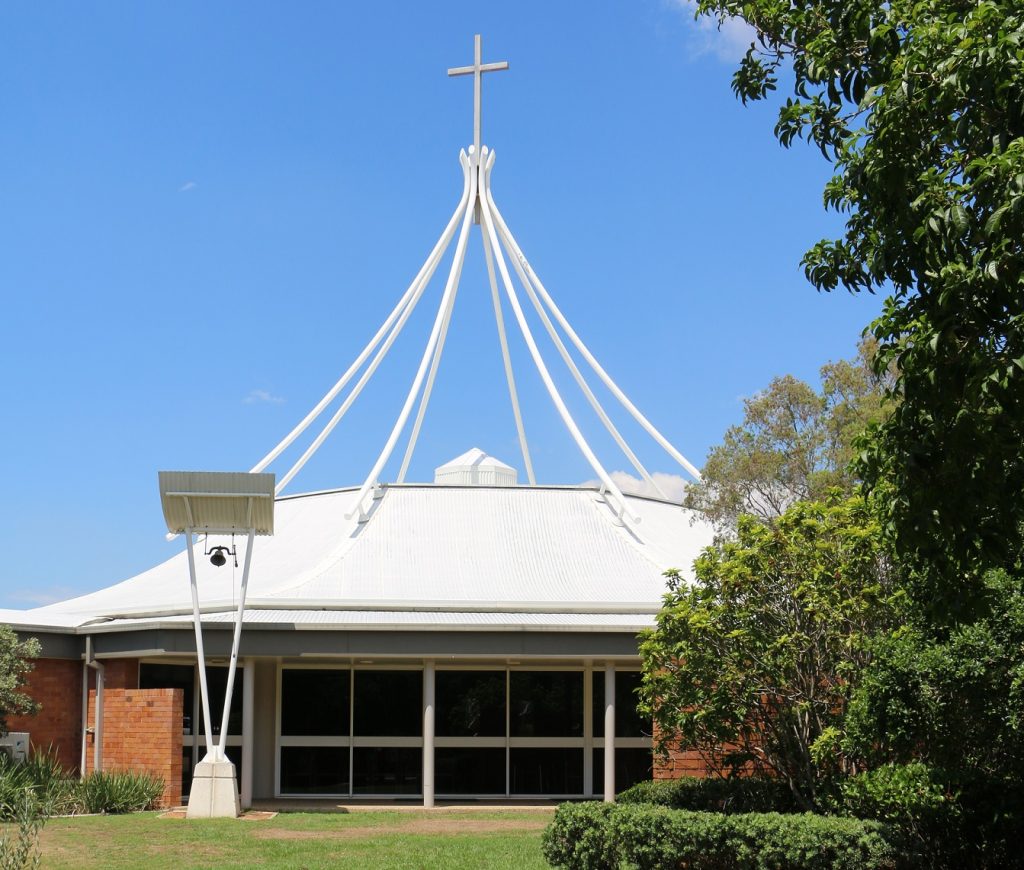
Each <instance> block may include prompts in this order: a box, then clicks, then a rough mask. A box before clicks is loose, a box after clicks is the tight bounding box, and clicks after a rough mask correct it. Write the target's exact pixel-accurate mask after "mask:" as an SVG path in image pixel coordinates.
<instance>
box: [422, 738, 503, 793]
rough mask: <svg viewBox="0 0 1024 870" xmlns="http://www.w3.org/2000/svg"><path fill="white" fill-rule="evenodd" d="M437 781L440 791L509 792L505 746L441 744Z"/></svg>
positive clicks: (436, 764)
mask: <svg viewBox="0 0 1024 870" xmlns="http://www.w3.org/2000/svg"><path fill="white" fill-rule="evenodd" d="M434 784H435V791H436V792H437V793H438V794H505V750H504V749H463V748H461V747H459V748H455V747H439V748H437V749H435V750H434Z"/></svg>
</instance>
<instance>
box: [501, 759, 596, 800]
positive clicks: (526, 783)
mask: <svg viewBox="0 0 1024 870" xmlns="http://www.w3.org/2000/svg"><path fill="white" fill-rule="evenodd" d="M509 787H510V790H511V792H512V794H580V793H582V791H583V750H582V749H510V750H509Z"/></svg>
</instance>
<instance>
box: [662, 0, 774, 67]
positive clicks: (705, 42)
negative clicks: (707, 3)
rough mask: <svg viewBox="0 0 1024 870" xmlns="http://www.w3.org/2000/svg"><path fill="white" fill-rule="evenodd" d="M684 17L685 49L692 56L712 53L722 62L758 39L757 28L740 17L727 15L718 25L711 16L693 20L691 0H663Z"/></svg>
mask: <svg viewBox="0 0 1024 870" xmlns="http://www.w3.org/2000/svg"><path fill="white" fill-rule="evenodd" d="M665 2H666V3H667V4H668V6H669V7H670V8H672V9H674V10H675V11H676V12H677V13H678V14H679V17H680V18H681V19H682V20H683V25H684V28H685V31H686V48H687V50H688V52H689V54H690V57H691V58H692V59H697V58H699V57H705V56H707V55H712V56H713V57H716V58H718V59H719V60H722V61H727V62H729V63H734V62H736V61H738V60H739V59H740V58H741V57H743V55H744V54H746V52H747V49H748V48H750V43H752V42H757V31H756V30H754V28H753V27H751V26H750V25H749V24H747V22H746V21H744V20H743V19H742V18H727V19H726V20H725V21H723V22H722V24H721V26H719V24H718V22H717V21H715V20H714V18H713V17H710V16H707V15H702V16H701V17H700V18H698V19H696V20H695V19H694V17H693V16H694V13H695V12H696V11H697V4H696V3H695V2H694V0H665Z"/></svg>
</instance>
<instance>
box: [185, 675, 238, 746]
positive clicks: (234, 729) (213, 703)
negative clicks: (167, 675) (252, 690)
mask: <svg viewBox="0 0 1024 870" xmlns="http://www.w3.org/2000/svg"><path fill="white" fill-rule="evenodd" d="M242 670H243V669H242V668H238V669H236V670H235V686H234V688H233V689H232V690H231V713H230V715H229V716H228V734H231V735H236V736H241V734H242ZM206 686H207V688H208V689H209V691H210V718H211V719H213V736H214V737H216V736H217V735H218V734H220V722H221V717H222V716H223V715H224V696H225V695H226V694H227V689H228V669H227V668H207V669H206ZM197 690H198V687H197ZM196 733H197V734H203V733H204V725H203V705H202V703H200V705H199V729H198V731H197V732H196Z"/></svg>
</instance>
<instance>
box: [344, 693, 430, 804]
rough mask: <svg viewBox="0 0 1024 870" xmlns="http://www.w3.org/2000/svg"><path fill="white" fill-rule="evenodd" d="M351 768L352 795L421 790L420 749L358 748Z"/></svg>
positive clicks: (421, 753) (354, 752) (388, 793)
mask: <svg viewBox="0 0 1024 870" xmlns="http://www.w3.org/2000/svg"><path fill="white" fill-rule="evenodd" d="M358 684H359V678H358V677H357V678H356V685H358ZM352 765H353V768H354V770H353V773H352V780H353V785H354V789H353V790H354V792H355V793H356V794H387V795H391V794H419V793H420V792H421V791H422V785H421V783H422V781H423V779H422V777H423V750H422V749H420V748H419V747H406V746H401V747H399V746H381V747H376V746H373V747H363V746H358V747H356V748H355V749H354V750H353V761H352Z"/></svg>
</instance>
